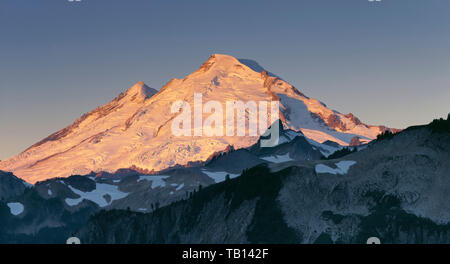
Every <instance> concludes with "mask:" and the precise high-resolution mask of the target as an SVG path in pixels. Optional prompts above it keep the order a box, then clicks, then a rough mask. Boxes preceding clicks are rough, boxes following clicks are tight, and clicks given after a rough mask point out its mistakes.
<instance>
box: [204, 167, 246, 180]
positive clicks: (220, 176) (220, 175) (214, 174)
mask: <svg viewBox="0 0 450 264" xmlns="http://www.w3.org/2000/svg"><path fill="white" fill-rule="evenodd" d="M202 172H203V173H204V174H206V175H208V177H210V178H212V179H213V180H214V181H215V182H216V183H219V182H223V181H225V178H226V177H227V174H228V175H230V179H233V178H236V177H237V176H239V174H232V173H228V172H226V171H207V170H205V169H202Z"/></svg>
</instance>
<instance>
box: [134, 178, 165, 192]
mask: <svg viewBox="0 0 450 264" xmlns="http://www.w3.org/2000/svg"><path fill="white" fill-rule="evenodd" d="M167 178H169V176H153V175H142V176H139V179H138V182H140V181H144V180H145V181H149V182H152V189H155V188H157V187H166V182H165V181H164V179H167Z"/></svg>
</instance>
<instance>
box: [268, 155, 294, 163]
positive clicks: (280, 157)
mask: <svg viewBox="0 0 450 264" xmlns="http://www.w3.org/2000/svg"><path fill="white" fill-rule="evenodd" d="M260 159H263V160H265V161H268V162H273V163H281V162H287V161H292V160H293V159H291V158H290V157H289V153H286V154H285V155H274V156H268V157H261V158H260Z"/></svg>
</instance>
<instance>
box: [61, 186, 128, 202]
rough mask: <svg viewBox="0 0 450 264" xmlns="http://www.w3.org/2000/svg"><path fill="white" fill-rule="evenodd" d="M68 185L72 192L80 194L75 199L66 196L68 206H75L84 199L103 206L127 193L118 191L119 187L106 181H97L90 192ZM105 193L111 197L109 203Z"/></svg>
mask: <svg viewBox="0 0 450 264" xmlns="http://www.w3.org/2000/svg"><path fill="white" fill-rule="evenodd" d="M68 187H69V188H70V190H72V192H74V193H76V194H77V195H79V196H80V198H76V199H71V198H66V199H65V201H66V203H67V204H68V205H69V206H75V205H77V204H79V203H80V202H81V201H83V200H84V199H86V200H90V201H92V202H94V203H96V204H98V205H99V206H100V207H105V206H107V205H109V204H111V203H112V202H113V201H114V200H119V199H122V198H124V197H126V196H127V195H128V193H124V192H121V191H119V187H117V186H115V185H111V184H106V183H97V184H96V188H95V190H93V191H91V192H83V191H80V190H78V189H75V188H73V187H72V186H70V185H68ZM107 194H108V195H109V196H110V197H111V200H110V201H109V203H108V202H107V201H106V199H105V197H104V196H105V195H107Z"/></svg>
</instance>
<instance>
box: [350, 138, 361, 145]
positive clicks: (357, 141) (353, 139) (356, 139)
mask: <svg viewBox="0 0 450 264" xmlns="http://www.w3.org/2000/svg"><path fill="white" fill-rule="evenodd" d="M359 145H361V141H360V140H359V137H358V136H354V137H353V138H352V140H351V141H350V144H349V146H359Z"/></svg>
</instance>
